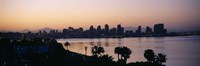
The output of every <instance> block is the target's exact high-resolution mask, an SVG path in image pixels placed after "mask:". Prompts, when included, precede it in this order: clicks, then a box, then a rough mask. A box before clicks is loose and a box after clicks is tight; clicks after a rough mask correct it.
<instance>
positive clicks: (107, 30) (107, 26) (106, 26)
mask: <svg viewBox="0 0 200 66" xmlns="http://www.w3.org/2000/svg"><path fill="white" fill-rule="evenodd" d="M104 31H105V36H106V37H108V36H109V25H108V24H106V25H105V29H104Z"/></svg>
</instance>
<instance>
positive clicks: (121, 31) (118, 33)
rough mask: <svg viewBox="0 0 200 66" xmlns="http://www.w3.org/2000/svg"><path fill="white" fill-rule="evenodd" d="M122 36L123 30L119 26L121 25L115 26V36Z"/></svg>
mask: <svg viewBox="0 0 200 66" xmlns="http://www.w3.org/2000/svg"><path fill="white" fill-rule="evenodd" d="M123 34H124V28H123V27H122V26H121V24H119V25H117V35H118V36H122V35H123Z"/></svg>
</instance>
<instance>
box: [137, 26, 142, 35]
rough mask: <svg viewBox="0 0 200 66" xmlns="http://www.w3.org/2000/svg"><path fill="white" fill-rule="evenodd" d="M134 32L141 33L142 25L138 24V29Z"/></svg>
mask: <svg viewBox="0 0 200 66" xmlns="http://www.w3.org/2000/svg"><path fill="white" fill-rule="evenodd" d="M135 32H136V34H137V35H140V34H141V33H142V27H141V26H138V29H137V30H136V31H135Z"/></svg>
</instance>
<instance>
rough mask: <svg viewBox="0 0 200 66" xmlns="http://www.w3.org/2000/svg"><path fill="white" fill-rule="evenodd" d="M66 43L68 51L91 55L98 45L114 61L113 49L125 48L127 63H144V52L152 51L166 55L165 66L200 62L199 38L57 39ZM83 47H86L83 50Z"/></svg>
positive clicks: (182, 65) (194, 65)
mask: <svg viewBox="0 0 200 66" xmlns="http://www.w3.org/2000/svg"><path fill="white" fill-rule="evenodd" d="M66 41H68V42H69V43H70V44H71V45H70V46H69V50H71V51H74V52H78V53H82V54H85V53H87V55H91V47H93V46H95V45H99V46H102V47H104V49H105V50H106V52H105V53H106V54H109V55H112V56H113V57H114V58H115V60H116V59H117V55H116V54H114V49H115V47H117V46H126V47H128V48H130V49H131V50H132V52H133V53H132V54H131V57H130V59H128V62H135V61H146V59H145V58H144V56H143V54H144V50H146V49H153V50H154V51H155V53H164V54H166V55H167V63H166V65H167V66H174V65H176V66H188V65H191V66H197V63H198V62H199V61H200V54H199V52H200V50H199V48H200V44H199V43H200V37H199V36H185V37H154V38H152V37H140V38H139V37H138V38H101V39H99V38H98V39H58V42H60V43H65V42H66ZM85 47H88V49H87V50H85Z"/></svg>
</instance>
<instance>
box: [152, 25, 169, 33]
mask: <svg viewBox="0 0 200 66" xmlns="http://www.w3.org/2000/svg"><path fill="white" fill-rule="evenodd" d="M166 33H167V30H166V29H164V24H163V23H160V24H155V25H154V34H161V35H163V34H166Z"/></svg>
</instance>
